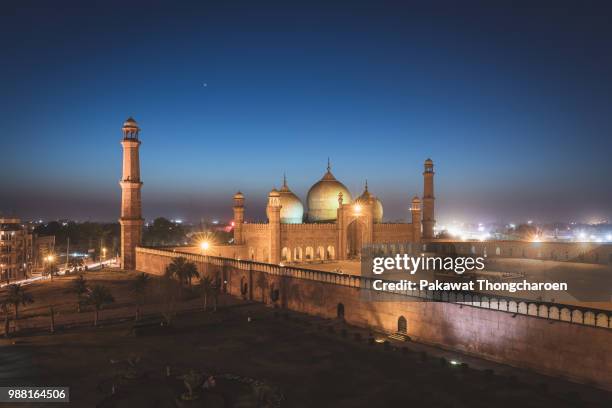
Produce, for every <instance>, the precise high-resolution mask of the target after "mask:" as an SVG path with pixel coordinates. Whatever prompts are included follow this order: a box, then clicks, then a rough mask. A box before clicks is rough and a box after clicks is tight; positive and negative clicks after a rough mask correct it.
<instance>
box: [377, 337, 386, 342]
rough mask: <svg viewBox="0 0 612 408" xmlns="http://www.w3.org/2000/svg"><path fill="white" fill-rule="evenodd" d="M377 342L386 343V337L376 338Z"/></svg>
mask: <svg viewBox="0 0 612 408" xmlns="http://www.w3.org/2000/svg"><path fill="white" fill-rule="evenodd" d="M375 341H376V342H377V343H384V342H385V339H381V338H380V337H379V338H377V339H376V340H375Z"/></svg>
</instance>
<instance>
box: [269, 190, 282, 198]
mask: <svg viewBox="0 0 612 408" xmlns="http://www.w3.org/2000/svg"><path fill="white" fill-rule="evenodd" d="M268 197H280V193H279V192H278V190H277V189H275V188H273V189H272V190H271V191H270V194H268Z"/></svg>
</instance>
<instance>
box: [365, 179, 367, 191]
mask: <svg viewBox="0 0 612 408" xmlns="http://www.w3.org/2000/svg"><path fill="white" fill-rule="evenodd" d="M365 192H366V193H367V192H368V179H366V183H365Z"/></svg>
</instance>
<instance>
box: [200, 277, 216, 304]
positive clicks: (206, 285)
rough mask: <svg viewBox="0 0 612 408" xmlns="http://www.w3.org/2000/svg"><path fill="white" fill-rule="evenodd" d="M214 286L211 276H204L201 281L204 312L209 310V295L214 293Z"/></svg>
mask: <svg viewBox="0 0 612 408" xmlns="http://www.w3.org/2000/svg"><path fill="white" fill-rule="evenodd" d="M213 289H214V284H213V281H212V279H211V278H210V277H209V276H204V277H203V278H202V279H201V280H200V294H201V295H202V300H203V301H204V311H206V309H207V308H208V295H210V294H212V293H213Z"/></svg>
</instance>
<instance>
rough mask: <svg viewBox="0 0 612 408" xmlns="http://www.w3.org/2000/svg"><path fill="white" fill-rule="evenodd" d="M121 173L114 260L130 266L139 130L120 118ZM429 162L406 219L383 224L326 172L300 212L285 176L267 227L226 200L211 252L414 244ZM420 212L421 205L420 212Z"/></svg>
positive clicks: (345, 253) (336, 251) (284, 252)
mask: <svg viewBox="0 0 612 408" xmlns="http://www.w3.org/2000/svg"><path fill="white" fill-rule="evenodd" d="M122 133H123V139H122V140H121V145H122V146H123V174H122V178H121V181H120V183H119V184H120V185H121V190H122V194H121V197H122V198H121V217H120V219H119V223H120V224H121V263H122V267H123V268H124V269H134V268H135V265H136V247H137V246H138V245H140V243H141V242H142V226H143V224H144V219H143V217H142V200H141V188H142V180H141V178H140V157H139V148H140V144H141V141H140V137H139V135H140V127H139V126H138V124H137V123H136V121H135V120H134V119H133V118H131V117H130V118H128V119H127V120H126V121H125V123H124V124H123V127H122ZM433 178H434V165H433V161H432V160H431V159H427V160H425V169H424V172H423V183H424V184H423V198H422V200H421V199H419V198H418V197H414V198H413V199H412V202H411V213H412V220H411V221H412V222H410V223H385V222H383V204H382V202H381V201H380V200H379V199H378V198H377V197H376V196H374V195H373V194H372V193H370V191H369V190H368V185H367V183H366V185H365V189H364V191H363V193H362V194H361V195H360V196H359V197H357V198H356V199H353V195H352V194H351V192H350V191H349V190H348V188H346V186H345V185H344V184H342V183H341V182H340V181H339V180H337V179H336V177H334V175H333V174H332V172H331V165H330V163H329V161H328V163H327V171H326V172H325V174H324V175H323V177H322V178H321V179H320V180H319V181H317V182H316V183H315V184H314V185H313V186H312V187H311V188H310V190H309V191H308V196H307V199H306V204H307V206H306V209H305V208H304V204H303V203H302V202H301V201H300V199H299V198H298V196H297V195H295V194H294V193H293V192H292V191H291V189H290V188H289V185H288V184H287V180H286V178H285V179H284V181H283V185H282V187H281V188H280V190H276V189H273V190H272V191H270V193H269V194H268V204H267V206H266V213H267V216H268V222H267V223H249V222H246V221H245V197H244V195H243V194H242V193H241V192H238V193H236V194H235V195H234V241H233V244H232V245H217V246H215V248H214V254H215V255H218V256H223V257H228V258H234V259H236V258H238V259H251V260H255V261H259V262H266V263H273V264H279V263H301V262H312V261H328V260H346V259H359V258H360V256H361V249H362V248H363V247H364V246H365V245H368V244H392V245H395V244H398V243H409V242H420V241H421V240H422V239H425V240H429V239H432V238H433V237H434V224H435V219H434V201H435V199H434V184H433ZM421 207H422V208H421ZM210 252H211V253H213V251H212V248H211V251H210Z"/></svg>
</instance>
